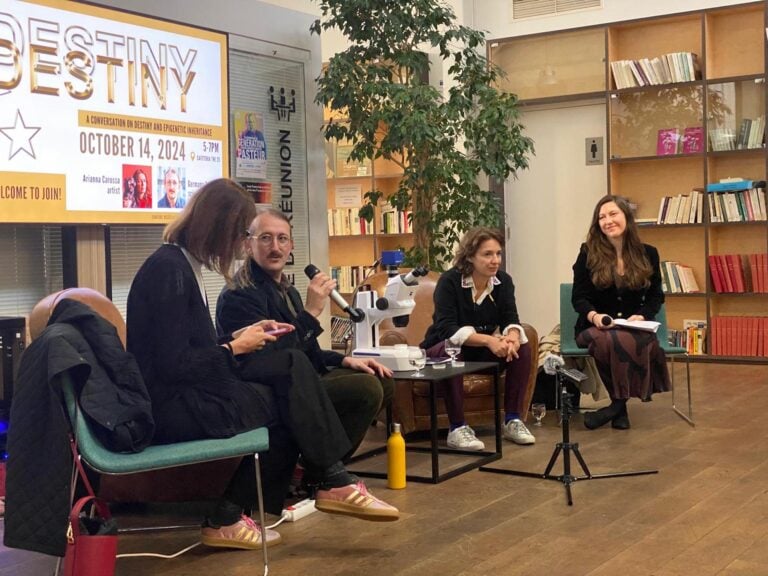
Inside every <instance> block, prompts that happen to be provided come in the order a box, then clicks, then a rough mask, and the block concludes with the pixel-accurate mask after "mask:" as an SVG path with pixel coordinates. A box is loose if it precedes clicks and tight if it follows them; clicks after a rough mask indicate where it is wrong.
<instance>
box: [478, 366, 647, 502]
mask: <svg viewBox="0 0 768 576" xmlns="http://www.w3.org/2000/svg"><path fill="white" fill-rule="evenodd" d="M557 381H558V384H559V387H560V395H561V398H562V401H561V402H560V412H561V416H562V420H561V425H562V435H563V440H562V442H558V443H557V444H555V449H554V451H553V452H552V457H551V458H550V459H549V463H548V464H547V467H546V469H545V470H544V473H543V474H536V473H535V472H522V471H519V470H505V469H502V468H488V467H487V466H481V467H480V470H482V471H483V472H494V473H496V474H508V475H510V476H524V477H526V478H541V479H543V480H555V481H557V482H561V483H562V484H563V486H564V487H565V496H566V498H567V500H568V506H573V496H572V494H571V484H573V483H574V482H576V481H577V480H600V479H602V478H620V477H622V476H644V475H647V474H658V472H659V471H658V470H637V471H633V472H610V473H607V474H592V473H591V472H590V471H589V468H588V467H587V463H586V462H585V461H584V458H583V457H582V456H581V452H580V451H579V444H578V442H576V443H572V442H571V437H570V414H571V401H570V396H569V395H568V392H567V391H566V389H565V386H564V384H563V382H562V375H561V373H560V372H558V373H557ZM571 452H573V454H574V456H576V460H578V462H579V465H580V466H581V469H582V470H583V471H584V476H574V475H573V474H571ZM561 453H562V455H563V473H562V474H551V472H552V469H553V468H554V467H555V463H556V462H557V459H558V457H559V456H560V454H561Z"/></svg>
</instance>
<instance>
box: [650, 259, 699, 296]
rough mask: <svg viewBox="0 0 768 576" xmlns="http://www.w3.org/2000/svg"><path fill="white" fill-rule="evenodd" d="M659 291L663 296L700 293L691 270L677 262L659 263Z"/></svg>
mask: <svg viewBox="0 0 768 576" xmlns="http://www.w3.org/2000/svg"><path fill="white" fill-rule="evenodd" d="M660 267H661V289H662V290H663V291H664V293H665V294H694V293H696V292H701V290H700V289H699V283H698V282H696V276H695V275H694V273H693V268H691V267H690V266H686V265H685V264H680V263H679V262H671V261H668V260H667V261H664V262H661V265H660Z"/></svg>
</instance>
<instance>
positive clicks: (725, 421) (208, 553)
mask: <svg viewBox="0 0 768 576" xmlns="http://www.w3.org/2000/svg"><path fill="white" fill-rule="evenodd" d="M691 370H692V378H693V387H694V401H695V406H694V408H695V409H696V419H697V426H696V428H691V427H689V426H688V425H687V424H686V423H685V422H683V421H682V420H681V419H680V418H678V417H677V416H676V415H675V414H674V413H673V411H672V409H671V398H670V395H662V396H657V397H656V400H654V401H653V402H651V403H649V404H641V403H639V402H636V401H632V402H631V403H630V404H629V411H630V418H631V421H632V429H631V430H629V431H617V430H612V429H611V428H605V429H600V430H596V431H587V430H585V429H584V428H583V425H582V423H581V417H580V416H576V417H575V418H574V422H573V423H572V435H571V440H572V441H573V442H578V443H579V444H580V448H581V453H582V455H583V457H584V459H585V461H586V463H587V465H588V467H589V468H590V471H591V472H592V473H594V474H598V473H605V472H617V471H631V470H637V469H648V468H657V469H658V470H659V474H657V475H651V476H639V477H625V478H610V479H600V480H591V481H586V480H585V481H579V482H576V483H575V484H574V486H573V489H572V492H573V498H574V505H573V506H568V505H567V504H566V499H565V490H564V487H563V485H562V484H561V483H560V482H554V481H547V480H542V479H531V478H521V477H512V476H505V475H499V474H490V473H485V472H480V471H477V470H475V471H471V472H468V473H466V474H463V475H461V476H459V477H457V478H453V479H451V480H448V481H447V482H444V483H442V484H439V485H429V484H416V483H409V485H408V487H407V488H406V489H405V490H402V491H390V490H387V489H386V488H385V487H384V482H383V481H381V480H371V481H369V482H368V484H369V486H370V487H371V488H372V489H373V491H374V492H375V493H376V494H378V495H380V496H381V497H383V498H384V499H386V500H387V501H389V502H391V503H392V504H394V505H396V506H398V507H399V508H400V510H401V511H402V518H401V520H400V521H399V522H396V523H389V524H376V523H369V522H362V521H358V520H353V519H349V518H343V517H339V516H328V515H324V514H322V513H315V514H313V515H311V516H309V517H307V518H305V519H303V520H301V521H299V522H297V523H295V524H283V525H281V526H280V528H279V530H280V532H281V533H282V535H283V539H284V542H283V543H282V544H281V545H279V546H277V547H275V548H272V549H271V557H270V574H273V575H303V574H307V575H313V576H323V575H330V574H333V575H345V576H361V575H364V576H378V575H382V576H384V575H387V576H389V575H392V574H401V575H413V576H417V575H419V576H421V575H441V576H443V575H472V576H479V575H485V574H488V575H495V576H500V575H504V576H512V575H517V574H519V575H523V576H548V575H559V576H617V575H618V576H651V575H653V576H681V575H685V576H688V575H690V576H694V575H695V576H709V575H718V576H765V575H768V425H766V415H768V366H742V365H715V364H693V365H692V367H691ZM678 376H679V375H678ZM534 432H535V434H536V437H537V443H536V445H535V446H531V447H518V446H514V445H511V444H509V443H505V446H504V458H503V460H502V461H500V463H497V464H498V465H499V466H504V467H507V468H514V469H518V470H527V471H533V472H542V471H543V470H544V468H545V467H546V464H547V462H548V461H549V459H550V456H551V454H552V451H553V449H554V446H555V443H556V442H557V441H558V440H559V439H560V428H559V427H558V426H557V423H556V417H555V416H554V415H548V416H547V417H546V419H545V426H544V427H543V428H540V429H534ZM377 433H378V434H381V432H380V431H379V432H377V431H375V430H374V432H373V434H374V435H375V434H377ZM489 440H490V439H489ZM573 466H574V468H573V471H574V473H581V470H580V468H579V466H578V463H577V462H576V461H575V459H574V460H573ZM554 472H555V473H558V474H559V473H561V472H562V458H561V459H560V460H558V462H557V465H556V466H555V469H554ZM126 521H130V518H126ZM195 539H196V532H195V531H185V532H184V531H183V532H176V533H171V534H164V535H160V536H158V535H154V536H147V535H133V536H121V537H120V551H121V552H136V551H145V550H151V551H156V552H163V553H170V552H172V551H175V550H178V549H180V548H182V547H184V546H186V545H188V544H191V543H193V542H194V541H195ZM52 567H53V562H52V560H51V558H50V557H46V556H41V555H38V554H32V553H28V552H23V551H18V550H9V549H5V548H0V574H1V575H9V576H11V575H12V576H41V575H45V574H50V573H51V572H52ZM261 573H262V567H261V558H260V554H259V553H258V552H246V551H232V552H230V551H213V550H210V549H205V548H203V547H197V548H195V549H193V550H192V551H191V552H189V553H187V554H185V555H183V556H181V557H179V558H177V559H174V560H160V559H153V558H124V559H120V560H118V568H117V574H118V575H119V576H136V575H149V574H152V575H167V576H181V575H193V574H194V575H203V574H215V575H233V576H235V575H245V574H261Z"/></svg>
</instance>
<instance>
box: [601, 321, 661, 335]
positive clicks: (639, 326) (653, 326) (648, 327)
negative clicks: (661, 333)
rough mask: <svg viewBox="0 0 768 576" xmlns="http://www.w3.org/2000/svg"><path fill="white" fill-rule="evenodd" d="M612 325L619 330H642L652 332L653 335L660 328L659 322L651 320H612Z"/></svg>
mask: <svg viewBox="0 0 768 576" xmlns="http://www.w3.org/2000/svg"><path fill="white" fill-rule="evenodd" d="M613 323H614V324H615V325H616V326H619V327H621V328H629V329H630V330H643V331H644V332H653V333H654V334H655V333H656V331H657V330H658V329H659V326H661V323H660V322H655V321H653V320H624V318H614V319H613Z"/></svg>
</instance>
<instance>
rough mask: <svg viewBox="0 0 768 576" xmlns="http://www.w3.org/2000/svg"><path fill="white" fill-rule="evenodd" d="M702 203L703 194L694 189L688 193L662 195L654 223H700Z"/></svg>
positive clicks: (701, 220)
mask: <svg viewBox="0 0 768 576" xmlns="http://www.w3.org/2000/svg"><path fill="white" fill-rule="evenodd" d="M703 204H704V203H703V194H702V193H701V192H698V191H696V190H694V191H692V192H691V193H690V194H678V195H677V196H664V197H663V198H662V199H661V200H660V202H659V216H658V218H657V219H656V224H701V223H702V222H703V214H702V211H703Z"/></svg>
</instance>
